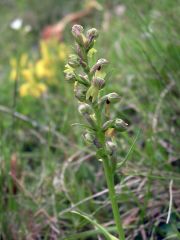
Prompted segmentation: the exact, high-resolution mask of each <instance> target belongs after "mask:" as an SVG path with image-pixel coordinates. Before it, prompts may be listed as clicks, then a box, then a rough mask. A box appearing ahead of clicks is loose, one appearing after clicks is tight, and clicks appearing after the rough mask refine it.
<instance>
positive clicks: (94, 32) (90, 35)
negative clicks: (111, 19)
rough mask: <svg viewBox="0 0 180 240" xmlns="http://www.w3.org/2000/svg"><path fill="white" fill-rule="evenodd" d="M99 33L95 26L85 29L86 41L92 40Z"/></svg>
mask: <svg viewBox="0 0 180 240" xmlns="http://www.w3.org/2000/svg"><path fill="white" fill-rule="evenodd" d="M98 35H99V33H98V30H97V29H96V28H91V29H89V30H88V31H87V39H88V41H89V42H90V41H92V40H94V39H96V38H97V37H98Z"/></svg>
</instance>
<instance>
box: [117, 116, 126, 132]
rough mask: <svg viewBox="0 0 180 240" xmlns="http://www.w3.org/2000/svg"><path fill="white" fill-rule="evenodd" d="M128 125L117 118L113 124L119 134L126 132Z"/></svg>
mask: <svg viewBox="0 0 180 240" xmlns="http://www.w3.org/2000/svg"><path fill="white" fill-rule="evenodd" d="M127 127H128V124H127V123H125V122H124V121H123V120H122V119H120V118H118V119H116V120H115V122H114V128H115V129H116V130H118V131H119V132H124V131H126V130H127Z"/></svg>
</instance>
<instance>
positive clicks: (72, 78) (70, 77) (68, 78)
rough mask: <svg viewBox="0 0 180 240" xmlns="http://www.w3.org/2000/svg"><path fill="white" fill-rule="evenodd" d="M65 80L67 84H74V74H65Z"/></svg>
mask: <svg viewBox="0 0 180 240" xmlns="http://www.w3.org/2000/svg"><path fill="white" fill-rule="evenodd" d="M65 79H66V80H67V82H69V83H74V82H75V81H76V76H75V74H74V73H66V75H65Z"/></svg>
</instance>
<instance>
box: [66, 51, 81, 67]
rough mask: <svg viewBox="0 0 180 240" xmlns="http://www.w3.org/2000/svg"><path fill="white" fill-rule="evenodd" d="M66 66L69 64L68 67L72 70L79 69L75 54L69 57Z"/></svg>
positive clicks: (77, 58)
mask: <svg viewBox="0 0 180 240" xmlns="http://www.w3.org/2000/svg"><path fill="white" fill-rule="evenodd" d="M68 64H69V66H71V67H73V68H76V67H79V66H80V59H79V57H78V56H77V55H75V54H71V55H69V59H68Z"/></svg>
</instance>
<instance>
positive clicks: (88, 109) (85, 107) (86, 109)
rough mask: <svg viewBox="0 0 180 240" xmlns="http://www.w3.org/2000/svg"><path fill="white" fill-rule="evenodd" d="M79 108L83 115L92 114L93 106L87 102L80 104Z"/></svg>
mask: <svg viewBox="0 0 180 240" xmlns="http://www.w3.org/2000/svg"><path fill="white" fill-rule="evenodd" d="M78 110H79V113H80V114H81V115H86V114H87V115H91V114H92V108H91V107H90V105H88V104H87V103H82V104H80V105H79V108H78Z"/></svg>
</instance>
